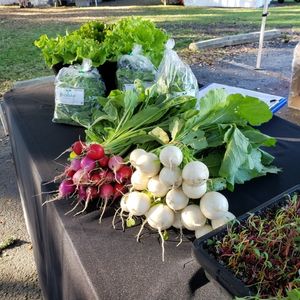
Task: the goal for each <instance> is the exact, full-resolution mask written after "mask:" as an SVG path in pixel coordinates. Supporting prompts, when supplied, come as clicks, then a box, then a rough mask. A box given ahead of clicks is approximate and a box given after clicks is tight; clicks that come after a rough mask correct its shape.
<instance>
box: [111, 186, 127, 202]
mask: <svg viewBox="0 0 300 300" xmlns="http://www.w3.org/2000/svg"><path fill="white" fill-rule="evenodd" d="M126 191H127V188H126V186H125V185H123V184H121V183H116V184H115V185H114V197H113V200H115V199H117V198H119V197H122V196H123V195H124V194H125V192H126Z"/></svg>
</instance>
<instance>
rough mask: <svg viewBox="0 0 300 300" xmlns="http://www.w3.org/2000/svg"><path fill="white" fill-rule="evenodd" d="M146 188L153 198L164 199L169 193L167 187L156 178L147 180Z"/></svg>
mask: <svg viewBox="0 0 300 300" xmlns="http://www.w3.org/2000/svg"><path fill="white" fill-rule="evenodd" d="M147 188H148V191H149V192H151V193H152V195H153V196H154V197H164V196H165V195H166V194H167V192H168V191H169V187H168V186H167V185H165V184H164V183H162V182H161V181H160V180H159V177H158V176H154V177H152V178H150V179H149V181H148V185H147Z"/></svg>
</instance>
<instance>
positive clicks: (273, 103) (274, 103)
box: [199, 83, 287, 113]
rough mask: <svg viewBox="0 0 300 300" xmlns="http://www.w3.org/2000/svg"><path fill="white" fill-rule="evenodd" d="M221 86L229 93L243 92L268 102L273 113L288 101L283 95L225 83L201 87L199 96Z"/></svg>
mask: <svg viewBox="0 0 300 300" xmlns="http://www.w3.org/2000/svg"><path fill="white" fill-rule="evenodd" d="M220 88H223V89H224V90H225V91H226V92H227V93H228V94H242V95H245V96H251V97H255V98H258V99H260V100H262V101H264V102H265V103H266V104H268V106H269V107H270V110H271V111H272V113H275V112H277V111H278V110H279V109H280V108H282V107H283V106H284V105H285V104H286V103H287V99H286V98H284V97H281V96H275V95H271V94H265V93H261V92H256V91H251V90H247V89H243V88H239V87H233V86H229V85H225V84H219V83H211V84H209V85H207V86H205V87H203V88H201V89H200V91H199V97H200V98H202V97H203V96H205V95H206V93H207V92H208V91H210V90H214V89H220Z"/></svg>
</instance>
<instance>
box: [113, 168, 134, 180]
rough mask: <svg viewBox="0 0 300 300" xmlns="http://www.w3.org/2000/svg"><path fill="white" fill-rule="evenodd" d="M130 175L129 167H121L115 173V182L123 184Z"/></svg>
mask: <svg viewBox="0 0 300 300" xmlns="http://www.w3.org/2000/svg"><path fill="white" fill-rule="evenodd" d="M131 175H132V169H131V168H130V167H129V166H122V167H121V168H120V169H119V170H118V171H117V173H116V180H117V182H121V183H125V182H126V181H127V180H128V179H130V177H131Z"/></svg>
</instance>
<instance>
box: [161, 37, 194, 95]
mask: <svg viewBox="0 0 300 300" xmlns="http://www.w3.org/2000/svg"><path fill="white" fill-rule="evenodd" d="M174 46H175V42H174V40H173V39H170V40H168V42H167V43H166V49H165V52H164V56H163V59H162V61H161V63H160V65H159V68H158V72H157V75H156V81H157V90H158V92H159V93H160V94H164V95H168V96H170V97H174V96H182V95H189V96H193V97H196V98H197V96H198V91H199V88H198V82H197V79H196V77H195V75H194V73H193V72H192V70H191V68H190V67H189V66H188V65H187V64H185V63H184V62H183V61H182V60H181V59H180V58H179V56H178V55H177V53H176V52H175V51H174V50H173V48H174Z"/></svg>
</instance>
